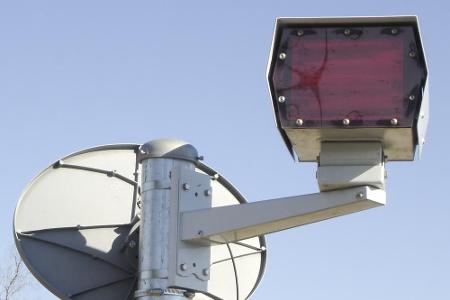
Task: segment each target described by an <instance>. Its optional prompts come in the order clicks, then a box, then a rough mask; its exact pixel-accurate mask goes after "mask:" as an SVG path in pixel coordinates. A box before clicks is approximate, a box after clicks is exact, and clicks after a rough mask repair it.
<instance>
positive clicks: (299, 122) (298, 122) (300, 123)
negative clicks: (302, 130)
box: [295, 119, 303, 126]
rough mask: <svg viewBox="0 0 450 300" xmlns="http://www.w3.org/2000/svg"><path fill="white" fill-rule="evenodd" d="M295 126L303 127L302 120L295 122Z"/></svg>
mask: <svg viewBox="0 0 450 300" xmlns="http://www.w3.org/2000/svg"><path fill="white" fill-rule="evenodd" d="M295 124H297V126H302V125H303V120H302V119H297V120H296V121H295Z"/></svg>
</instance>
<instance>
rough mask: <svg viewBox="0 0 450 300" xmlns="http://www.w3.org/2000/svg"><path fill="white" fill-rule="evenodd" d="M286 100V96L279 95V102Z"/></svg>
mask: <svg viewBox="0 0 450 300" xmlns="http://www.w3.org/2000/svg"><path fill="white" fill-rule="evenodd" d="M285 101H286V97H284V96H280V97H278V102H280V103H284V102H285Z"/></svg>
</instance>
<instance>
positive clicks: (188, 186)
mask: <svg viewBox="0 0 450 300" xmlns="http://www.w3.org/2000/svg"><path fill="white" fill-rule="evenodd" d="M190 188H191V186H190V185H189V183H183V190H185V191H189V190H190Z"/></svg>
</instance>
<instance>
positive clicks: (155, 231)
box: [135, 140, 198, 300]
mask: <svg viewBox="0 0 450 300" xmlns="http://www.w3.org/2000/svg"><path fill="white" fill-rule="evenodd" d="M197 158H198V154H197V150H196V149H195V148H194V147H193V146H192V145H190V144H186V143H184V142H181V141H177V140H155V141H151V142H148V143H146V144H144V145H143V146H142V147H141V152H140V156H139V160H140V161H141V163H142V175H141V176H142V178H141V227H140V229H139V230H140V232H139V270H138V272H139V274H138V275H139V281H138V290H137V291H136V292H135V298H136V299H139V300H181V299H184V300H186V299H189V298H188V295H189V294H188V293H186V291H185V290H179V289H172V288H170V287H168V277H169V259H170V257H169V233H170V212H171V209H173V208H172V207H171V201H170V188H171V181H170V175H171V173H170V172H171V170H172V169H173V168H174V167H178V168H185V169H188V170H194V169H195V162H196V161H197Z"/></svg>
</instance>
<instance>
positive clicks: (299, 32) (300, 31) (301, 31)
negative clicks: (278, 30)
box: [297, 30, 305, 36]
mask: <svg viewBox="0 0 450 300" xmlns="http://www.w3.org/2000/svg"><path fill="white" fill-rule="evenodd" d="M304 34H305V32H304V31H303V30H299V31H297V36H303V35H304Z"/></svg>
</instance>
